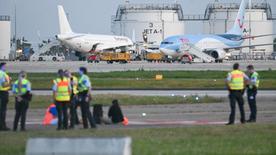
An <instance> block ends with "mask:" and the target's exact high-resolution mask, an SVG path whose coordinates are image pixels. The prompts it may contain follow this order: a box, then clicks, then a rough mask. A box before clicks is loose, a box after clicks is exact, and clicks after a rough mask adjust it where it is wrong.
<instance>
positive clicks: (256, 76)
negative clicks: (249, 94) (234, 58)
mask: <svg viewBox="0 0 276 155" xmlns="http://www.w3.org/2000/svg"><path fill="white" fill-rule="evenodd" d="M251 78H256V79H257V81H256V84H255V86H256V87H257V88H259V85H260V79H259V74H258V73H257V72H254V73H253V74H252V75H251V76H250V80H251ZM253 86H254V85H252V84H249V88H250V89H252V88H253Z"/></svg>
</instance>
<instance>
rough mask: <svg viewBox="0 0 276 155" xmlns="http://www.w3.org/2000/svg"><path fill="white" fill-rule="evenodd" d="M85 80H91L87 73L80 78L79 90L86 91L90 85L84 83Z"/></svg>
mask: <svg viewBox="0 0 276 155" xmlns="http://www.w3.org/2000/svg"><path fill="white" fill-rule="evenodd" d="M85 81H90V79H89V77H88V76H87V75H82V76H81V77H80V79H79V83H78V90H79V92H84V91H87V90H88V87H87V86H86V85H85V84H84V83H85Z"/></svg>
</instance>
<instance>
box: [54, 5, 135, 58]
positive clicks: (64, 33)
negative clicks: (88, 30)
mask: <svg viewBox="0 0 276 155" xmlns="http://www.w3.org/2000/svg"><path fill="white" fill-rule="evenodd" d="M58 15H59V28H60V34H58V35H57V36H56V37H57V39H58V40H59V41H60V42H61V43H62V44H64V45H65V46H66V47H67V48H70V49H72V50H75V51H78V52H81V53H93V52H96V51H97V52H99V51H104V50H109V51H110V50H113V51H116V50H118V49H120V50H121V51H126V50H125V49H127V48H129V47H131V46H133V42H132V41H131V40H130V39H129V38H128V37H125V36H115V35H96V34H84V33H74V32H73V31H72V29H71V26H70V25H69V22H68V20H67V17H66V15H65V12H64V9H63V7H62V6H61V5H59V6H58Z"/></svg>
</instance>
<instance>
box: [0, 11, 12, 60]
mask: <svg viewBox="0 0 276 155" xmlns="http://www.w3.org/2000/svg"><path fill="white" fill-rule="evenodd" d="M10 42H11V22H10V16H0V60H8V59H9V54H10V47H11V44H10Z"/></svg>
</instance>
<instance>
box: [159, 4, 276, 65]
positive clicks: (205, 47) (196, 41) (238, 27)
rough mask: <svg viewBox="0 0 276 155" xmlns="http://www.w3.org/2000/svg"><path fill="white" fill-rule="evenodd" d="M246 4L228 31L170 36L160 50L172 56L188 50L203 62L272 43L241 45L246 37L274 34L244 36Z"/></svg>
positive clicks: (218, 60) (163, 42)
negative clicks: (235, 51) (215, 33)
mask: <svg viewBox="0 0 276 155" xmlns="http://www.w3.org/2000/svg"><path fill="white" fill-rule="evenodd" d="M246 5H247V3H246V0H242V2H241V5H240V8H239V12H238V15H237V17H236V20H235V23H234V26H233V27H232V28H231V29H230V30H229V31H228V32H227V33H225V34H218V35H213V34H206V35H204V34H200V35H176V36H170V37H168V38H166V39H165V40H164V41H162V42H161V45H160V51H161V52H163V53H164V54H165V55H168V56H172V57H181V56H183V54H184V53H187V52H188V53H190V54H191V55H194V56H196V57H199V58H201V59H202V62H214V61H215V62H222V61H223V60H224V58H225V56H226V53H227V52H230V51H231V50H237V49H241V48H251V47H256V46H266V45H272V44H260V45H251V46H241V44H242V43H243V42H244V40H245V39H249V38H256V37H265V36H269V35H273V34H267V35H259V36H249V37H244V36H243V31H244V16H245V9H246Z"/></svg>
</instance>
